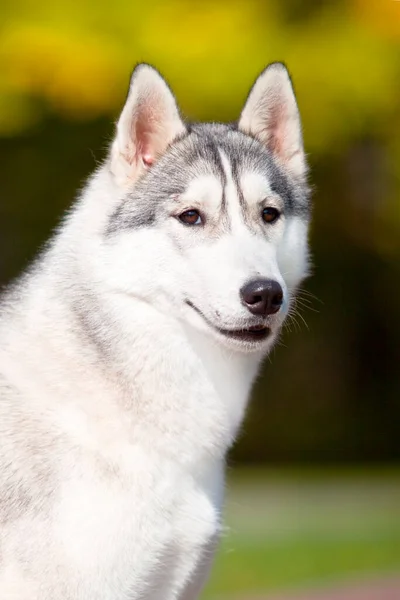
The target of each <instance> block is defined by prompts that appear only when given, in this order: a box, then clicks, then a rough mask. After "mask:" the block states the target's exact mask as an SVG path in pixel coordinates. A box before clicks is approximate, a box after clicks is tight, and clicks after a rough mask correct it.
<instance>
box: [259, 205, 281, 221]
mask: <svg viewBox="0 0 400 600" xmlns="http://www.w3.org/2000/svg"><path fill="white" fill-rule="evenodd" d="M279 217H280V212H279V210H277V209H276V208H273V207H272V206H267V208H264V210H263V211H262V218H263V219H264V221H265V222H266V223H273V222H274V221H276V220H277V219H279Z"/></svg>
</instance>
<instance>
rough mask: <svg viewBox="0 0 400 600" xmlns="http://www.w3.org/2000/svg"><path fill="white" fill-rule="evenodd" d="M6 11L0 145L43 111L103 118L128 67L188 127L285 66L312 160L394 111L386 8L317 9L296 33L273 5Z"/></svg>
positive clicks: (63, 5)
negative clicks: (139, 67)
mask: <svg viewBox="0 0 400 600" xmlns="http://www.w3.org/2000/svg"><path fill="white" fill-rule="evenodd" d="M14 1H15V4H14V5H12V6H11V5H9V7H8V11H9V12H8V16H7V20H6V22H5V24H4V26H3V28H2V30H0V31H1V36H0V134H1V133H3V134H6V133H10V132H11V133H13V132H15V131H17V130H18V129H20V130H23V129H24V128H26V127H28V126H29V124H31V123H33V122H34V121H35V119H36V120H37V119H39V118H41V113H42V112H45V111H46V110H51V111H54V112H56V113H59V114H61V115H62V116H64V117H68V118H79V119H80V118H83V119H87V118H94V117H97V116H99V115H107V116H109V117H110V118H114V116H115V115H116V112H117V111H118V109H119V107H120V105H121V102H122V101H123V97H124V94H125V91H126V89H127V83H128V77H129V72H130V71H131V69H132V66H133V65H134V64H135V63H136V62H139V61H148V62H152V63H154V64H155V65H156V66H157V67H159V68H160V70H161V71H163V72H164V73H165V74H166V76H167V78H168V79H169V80H170V82H171V84H172V86H173V88H174V90H175V91H176V93H177V95H178V97H179V101H180V103H181V105H182V108H183V110H184V112H187V113H188V114H189V116H190V117H194V118H201V119H222V120H228V119H234V118H236V117H237V116H238V114H239V111H240V108H241V103H242V102H243V101H244V97H245V95H246V93H247V91H248V88H249V86H250V84H251V82H252V80H253V78H254V77H255V76H256V75H257V73H258V72H259V71H260V70H261V69H262V68H263V67H264V66H265V65H266V64H267V63H268V62H271V61H273V60H284V61H285V62H287V63H288V65H289V68H290V70H291V71H292V73H293V77H294V81H295V85H296V89H297V92H298V95H299V101H300V106H301V111H302V114H303V118H304V130H305V136H306V143H307V147H308V148H310V150H311V151H313V150H323V149H326V148H329V149H330V150H332V149H334V148H335V146H337V145H338V146H340V145H341V144H344V143H346V141H347V140H349V139H350V138H351V136H355V135H358V134H359V133H360V132H361V133H362V132H363V131H365V129H366V128H368V127H369V128H374V127H375V128H385V127H390V115H391V113H392V112H394V111H396V110H397V108H398V105H399V95H400V94H399V93H398V90H397V79H398V72H399V69H400V53H399V46H398V44H397V41H396V39H394V37H393V32H395V31H397V27H398V25H399V23H400V1H397V0H348V2H347V3H343V1H341V2H337V3H336V4H335V3H331V2H330V3H321V5H320V6H319V7H318V9H316V10H314V11H312V12H311V13H310V14H309V16H308V17H307V19H301V20H299V21H296V20H293V21H291V20H288V19H287V18H286V17H285V11H283V10H282V4H280V2H279V0H269V1H264V0H247V1H246V0H216V1H214V2H211V1H209V0H206V1H204V2H200V1H199V0H194V1H192V2H187V1H184V0H169V1H168V2H166V1H162V0H152V2H151V3H149V4H148V5H145V4H143V3H142V2H138V1H137V0H131V1H130V2H128V0H118V1H115V2H114V3H112V4H111V3H108V2H107V3H106V2H104V1H101V0H98V1H97V2H95V1H94V0H81V1H80V2H79V3H78V2H73V1H70V2H67V0H59V1H58V2H57V3H50V2H49V0H43V1H42V2H41V3H40V5H39V6H38V5H36V4H34V3H32V1H31V0H14ZM10 7H11V8H10ZM285 10H286V12H287V9H285ZM0 11H1V9H0ZM0 15H1V12H0Z"/></svg>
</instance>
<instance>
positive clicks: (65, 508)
mask: <svg viewBox="0 0 400 600" xmlns="http://www.w3.org/2000/svg"><path fill="white" fill-rule="evenodd" d="M306 170H307V169H306V161H305V155H304V150H303V143H302V135H301V125H300V118H299V112H298V108H297V104H296V99H295V95H294V92H293V89H292V85H291V82H290V78H289V75H288V73H287V70H286V68H285V67H284V66H283V65H281V64H278V63H276V64H272V65H270V66H269V67H268V68H267V69H266V70H265V71H264V72H263V73H262V74H261V75H260V76H259V78H258V79H257V80H256V82H255V84H254V86H253V88H252V90H251V91H250V94H249V97H248V99H247V101H246V103H245V106H244V109H243V111H242V114H241V116H240V118H239V120H238V122H237V123H236V124H234V125H222V124H198V125H189V124H186V123H185V122H184V121H183V119H182V118H181V116H180V113H179V110H178V108H177V104H176V101H175V98H174V96H173V95H172V93H171V91H170V89H169V87H168V86H167V84H166V83H165V81H164V79H163V78H162V77H161V76H160V75H159V73H158V72H157V71H156V70H155V69H154V68H152V67H150V66H148V65H145V64H142V65H139V66H138V67H137V68H136V69H135V71H134V73H133V76H132V79H131V84H130V90H129V94H128V98H127V101H126V104H125V106H124V108H123V111H122V113H121V116H120V119H119V121H118V125H117V131H116V135H115V139H114V141H113V143H112V146H111V148H110V153H109V156H108V157H107V160H106V161H105V162H104V164H103V165H102V166H101V167H100V168H99V169H97V171H96V172H95V173H94V174H93V175H92V176H91V177H90V179H89V181H88V183H87V185H86V187H85V189H84V190H83V192H82V194H81V197H80V198H79V200H78V201H77V203H76V204H75V205H74V207H73V208H72V209H71V211H70V212H69V214H68V215H67V217H66V218H65V220H64V222H63V224H62V226H61V227H60V228H59V230H58V231H57V232H56V234H55V235H54V237H53V238H52V240H51V241H50V243H49V244H48V246H47V248H46V249H45V251H44V252H43V253H42V255H41V256H40V257H39V258H38V259H37V261H36V262H35V263H34V264H33V266H32V267H31V268H30V269H29V271H28V272H27V273H26V274H25V275H23V276H22V277H21V278H20V279H19V280H18V281H17V282H16V283H14V284H13V285H12V286H11V287H10V288H9V290H8V291H7V292H6V293H5V295H4V297H3V299H2V301H1V305H0V598H1V600H139V599H140V600H175V599H179V600H192V599H194V598H196V597H197V596H198V594H199V592H200V590H201V589H202V586H203V584H204V582H205V580H206V578H207V575H208V572H209V568H210V564H211V561H212V557H213V554H214V550H215V547H216V545H217V542H218V538H219V534H220V530H221V507H222V503H223V487H224V465H225V456H226V453H227V450H228V449H229V447H230V446H231V444H232V443H233V441H234V439H235V436H236V435H237V432H238V428H239V427H240V424H241V422H242V419H243V415H244V412H245V409H246V405H247V402H248V397H249V393H250V391H251V386H252V383H253V381H254V378H255V377H256V374H257V372H258V370H259V366H260V363H261V361H262V359H263V358H264V357H265V356H266V355H267V353H268V352H269V350H270V349H271V347H272V345H273V343H274V341H275V340H276V337H277V336H278V334H279V331H280V328H281V326H282V324H283V321H284V320H285V317H286V315H287V313H288V310H289V306H290V303H291V301H292V300H293V298H294V295H295V293H296V289H297V288H298V286H299V284H300V282H301V280H302V279H303V278H304V277H305V276H306V275H307V271H308V263H309V258H308V245H307V230H308V222H309V192H308V186H307V181H306Z"/></svg>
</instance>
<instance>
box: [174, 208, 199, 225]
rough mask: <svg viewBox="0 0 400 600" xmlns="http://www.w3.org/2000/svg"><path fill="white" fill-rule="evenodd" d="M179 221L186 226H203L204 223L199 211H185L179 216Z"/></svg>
mask: <svg viewBox="0 0 400 600" xmlns="http://www.w3.org/2000/svg"><path fill="white" fill-rule="evenodd" d="M179 220H180V221H182V223H185V225H202V224H203V221H202V219H201V216H200V213H199V211H198V210H185V212H184V213H182V214H181V215H179Z"/></svg>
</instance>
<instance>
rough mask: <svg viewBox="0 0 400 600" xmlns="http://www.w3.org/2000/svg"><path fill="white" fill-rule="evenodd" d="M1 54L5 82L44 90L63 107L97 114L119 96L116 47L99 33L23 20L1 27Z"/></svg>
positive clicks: (37, 92) (33, 91)
mask: <svg viewBox="0 0 400 600" xmlns="http://www.w3.org/2000/svg"><path fill="white" fill-rule="evenodd" d="M0 57H1V62H2V63H3V71H2V77H3V85H4V84H5V85H6V86H7V85H8V86H9V88H10V90H12V91H14V92H15V91H17V92H19V93H20V94H25V95H27V96H30V95H31V96H35V97H41V96H42V97H43V98H44V99H45V100H47V101H48V103H49V105H50V106H51V107H52V108H53V109H54V110H55V111H59V112H60V113H64V114H68V115H70V116H74V117H88V116H90V117H92V116H94V117H95V116H97V115H98V114H101V113H103V112H105V111H106V112H107V111H110V110H112V108H113V107H114V106H115V103H116V101H117V100H118V98H119V97H120V85H121V68H119V60H118V58H119V57H118V52H117V51H116V48H115V46H114V44H110V43H109V42H107V41H105V40H104V39H102V38H101V37H94V36H90V35H87V34H85V33H84V32H82V33H81V34H80V35H77V34H76V32H70V31H62V30H59V29H58V30H55V29H53V28H50V27H44V26H40V25H36V24H32V25H23V26H21V25H20V26H15V27H10V28H9V30H8V31H5V32H3V35H2V38H1V42H0Z"/></svg>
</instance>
